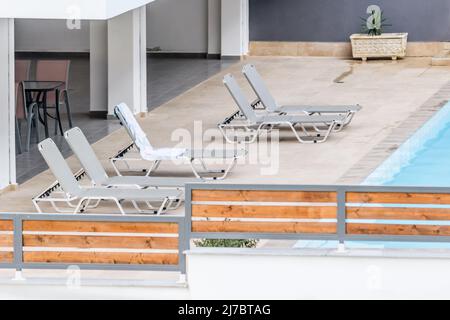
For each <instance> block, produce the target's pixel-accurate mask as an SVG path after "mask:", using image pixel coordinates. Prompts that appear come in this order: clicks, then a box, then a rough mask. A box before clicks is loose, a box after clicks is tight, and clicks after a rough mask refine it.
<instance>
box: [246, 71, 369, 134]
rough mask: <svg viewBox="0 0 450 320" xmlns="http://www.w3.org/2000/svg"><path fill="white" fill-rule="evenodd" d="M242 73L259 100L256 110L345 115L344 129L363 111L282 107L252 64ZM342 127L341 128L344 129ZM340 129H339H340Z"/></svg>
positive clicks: (358, 108)
mask: <svg viewBox="0 0 450 320" xmlns="http://www.w3.org/2000/svg"><path fill="white" fill-rule="evenodd" d="M242 73H243V74H244V76H245V78H246V79H247V80H248V82H249V83H250V86H251V87H252V88H253V91H254V92H255V94H256V96H257V97H258V99H257V100H256V101H255V102H254V103H253V104H252V106H253V107H254V108H257V107H259V106H262V107H263V108H265V109H266V110H267V111H269V112H276V113H281V114H289V115H290V114H309V115H312V114H319V115H326V114H327V115H329V114H343V115H345V116H346V119H345V122H344V124H343V126H342V127H345V126H347V125H348V124H350V122H351V121H352V120H353V117H354V116H355V114H356V113H357V112H358V111H360V110H361V109H362V107H361V106H360V105H353V106H352V105H343V106H313V105H311V106H306V105H304V106H302V105H296V106H280V105H279V104H278V103H277V102H276V100H275V98H274V97H273V96H272V94H271V93H270V91H269V89H268V88H267V86H266V84H265V83H264V80H263V78H262V77H261V75H260V74H259V73H258V71H257V70H256V67H255V66H254V65H252V64H247V65H245V66H244V68H243V69H242ZM342 127H340V128H342ZM340 128H338V129H340Z"/></svg>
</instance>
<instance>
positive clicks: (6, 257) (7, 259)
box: [0, 251, 14, 263]
mask: <svg viewBox="0 0 450 320" xmlns="http://www.w3.org/2000/svg"><path fill="white" fill-rule="evenodd" d="M13 257H14V253H12V252H3V251H2V252H0V263H12V262H13Z"/></svg>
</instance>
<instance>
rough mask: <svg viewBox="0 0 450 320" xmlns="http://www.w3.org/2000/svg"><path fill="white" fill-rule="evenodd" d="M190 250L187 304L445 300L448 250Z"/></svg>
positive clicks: (449, 294)
mask: <svg viewBox="0 0 450 320" xmlns="http://www.w3.org/2000/svg"><path fill="white" fill-rule="evenodd" d="M214 251H215V252H212V251H209V250H193V251H189V252H188V254H187V264H188V280H189V289H190V294H191V297H192V298H193V299H205V298H207V299H358V300H361V299H448V298H449V297H450V289H449V288H450V278H449V277H448V276H447V274H448V268H450V255H449V253H450V251H447V250H445V252H444V251H434V250H430V251H428V250H413V251H409V250H349V251H348V252H347V253H344V254H339V253H336V252H333V251H330V250H303V249H301V250H298V251H296V250H289V251H290V252H287V251H285V252H274V251H265V252H264V251H259V252H258V251H254V252H253V253H251V252H249V251H247V250H245V251H240V250H232V251H227V250H217V249H214Z"/></svg>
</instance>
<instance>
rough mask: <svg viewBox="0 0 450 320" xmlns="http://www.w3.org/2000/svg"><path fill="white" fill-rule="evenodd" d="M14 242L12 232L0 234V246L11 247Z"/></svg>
mask: <svg viewBox="0 0 450 320" xmlns="http://www.w3.org/2000/svg"><path fill="white" fill-rule="evenodd" d="M13 243H14V236H13V235H12V234H0V247H2V248H8V247H12V246H13Z"/></svg>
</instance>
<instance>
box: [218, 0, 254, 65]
mask: <svg viewBox="0 0 450 320" xmlns="http://www.w3.org/2000/svg"><path fill="white" fill-rule="evenodd" d="M221 25H222V32H221V33H222V40H221V47H222V56H223V57H242V56H243V55H246V54H247V53H248V47H249V45H248V42H249V0H222V23H221Z"/></svg>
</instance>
